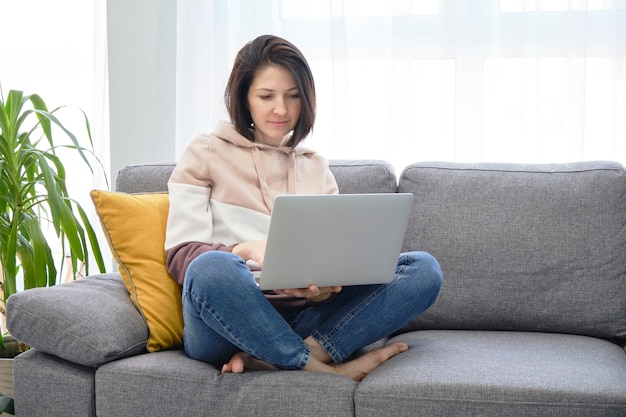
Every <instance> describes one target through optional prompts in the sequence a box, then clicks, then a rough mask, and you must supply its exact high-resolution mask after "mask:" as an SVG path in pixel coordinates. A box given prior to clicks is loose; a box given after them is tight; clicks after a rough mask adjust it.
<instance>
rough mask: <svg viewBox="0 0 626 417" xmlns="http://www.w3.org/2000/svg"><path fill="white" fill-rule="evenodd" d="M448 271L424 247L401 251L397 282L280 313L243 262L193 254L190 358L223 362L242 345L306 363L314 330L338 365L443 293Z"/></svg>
mask: <svg viewBox="0 0 626 417" xmlns="http://www.w3.org/2000/svg"><path fill="white" fill-rule="evenodd" d="M442 281H443V273H442V272H441V268H440V267H439V264H438V263H437V261H436V260H435V259H434V258H433V257H432V256H431V255H429V254H427V253H425V252H408V253H403V254H401V255H400V258H399V260H398V266H397V268H396V274H395V277H394V279H393V281H392V282H390V283H389V284H382V285H363V286H348V287H343V289H342V291H341V292H340V293H338V294H337V295H336V297H334V298H333V299H332V300H331V301H329V302H328V303H325V304H321V305H311V306H309V307H306V308H304V309H303V310H301V311H297V312H292V313H283V314H281V313H279V312H278V311H277V310H276V309H275V308H274V307H273V306H272V305H271V304H270V303H269V301H268V300H267V299H266V298H265V296H264V295H263V292H262V291H261V290H259V288H258V287H257V285H256V283H255V281H254V277H253V275H252V274H251V273H250V270H249V269H248V267H247V266H246V265H245V263H244V262H243V260H242V259H241V258H240V257H238V256H236V255H233V254H232V253H228V252H220V251H212V252H207V253H204V254H202V255H200V256H198V257H197V258H196V259H194V260H193V261H192V262H191V264H190V265H189V268H188V270H187V274H186V276H185V282H184V285H183V317H184V323H185V328H184V347H185V353H186V354H187V356H189V357H191V358H193V359H197V360H201V361H204V362H208V363H210V364H212V365H214V366H216V367H221V366H222V365H223V364H224V363H226V362H228V361H229V360H230V358H231V357H232V356H233V355H234V354H235V353H237V352H239V351H243V352H246V353H248V354H250V355H251V356H253V357H255V358H257V359H261V360H263V361H265V362H268V363H270V364H272V365H274V366H276V367H278V368H280V369H302V368H303V367H304V366H305V365H306V363H307V361H308V359H309V356H310V350H309V347H308V345H307V344H306V343H305V342H304V339H305V338H307V337H308V336H312V337H313V338H314V339H315V340H316V341H317V342H318V343H319V344H320V345H321V346H322V347H323V348H324V349H325V350H326V351H327V352H328V354H329V355H330V357H331V358H332V359H333V361H334V362H335V363H340V362H343V361H345V360H346V359H348V358H349V357H350V356H351V355H352V354H353V353H354V352H355V351H357V350H358V349H360V348H362V347H364V346H367V345H368V344H370V343H373V342H375V341H377V340H379V339H381V338H383V337H386V336H388V335H390V334H391V333H393V332H395V331H396V330H398V329H400V328H401V327H402V326H404V325H405V324H407V323H408V322H409V321H410V320H411V319H412V318H414V317H415V316H417V315H418V314H419V313H421V312H423V311H424V310H426V309H427V308H428V307H430V306H431V305H432V303H433V302H434V301H435V299H436V298H437V294H438V293H439V289H440V288H441V284H442Z"/></svg>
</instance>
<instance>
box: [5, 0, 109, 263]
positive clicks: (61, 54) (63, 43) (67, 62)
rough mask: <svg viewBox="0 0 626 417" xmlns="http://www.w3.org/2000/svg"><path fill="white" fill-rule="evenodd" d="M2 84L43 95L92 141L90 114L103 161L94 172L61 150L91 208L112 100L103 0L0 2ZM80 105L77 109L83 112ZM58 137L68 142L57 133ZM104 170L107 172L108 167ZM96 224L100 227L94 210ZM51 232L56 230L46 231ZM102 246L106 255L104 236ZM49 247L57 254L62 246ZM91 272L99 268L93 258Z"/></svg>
mask: <svg viewBox="0 0 626 417" xmlns="http://www.w3.org/2000/svg"><path fill="white" fill-rule="evenodd" d="M0 16H1V17H2V23H1V24H0V39H1V41H0V86H1V87H2V92H3V94H4V98H5V99H6V97H7V94H8V92H9V90H21V91H23V92H24V94H25V95H29V94H39V95H40V96H41V97H42V98H43V99H44V101H45V102H46V104H47V105H48V107H49V110H52V109H54V108H56V107H59V106H68V107H67V108H64V109H61V110H60V111H59V112H58V113H56V114H57V116H58V117H59V119H60V120H61V121H62V122H63V123H64V125H65V126H66V127H68V128H69V129H70V130H71V131H72V132H74V133H76V134H77V136H78V138H79V140H81V141H82V143H83V144H84V145H85V146H88V142H87V141H88V138H87V136H86V134H85V132H86V131H85V121H84V117H83V115H82V113H81V111H80V110H83V111H84V112H85V114H86V115H87V117H88V119H89V122H90V126H91V133H92V138H93V141H94V151H95V154H96V155H97V156H98V158H99V159H100V161H101V162H102V163H103V165H104V169H103V168H101V167H100V165H99V163H98V162H97V161H95V160H94V161H93V165H94V173H95V174H94V175H92V173H91V172H90V171H89V169H88V168H87V167H86V166H85V164H84V163H83V162H82V160H80V159H79V157H76V156H75V154H74V153H73V152H67V153H63V151H61V152H60V154H61V155H62V156H63V158H64V161H65V166H66V175H67V186H68V189H69V192H70V195H72V196H73V197H74V198H75V199H76V200H78V201H79V202H80V203H81V205H82V206H83V208H85V210H87V211H89V210H90V209H92V208H93V204H92V203H91V200H90V198H89V190H91V189H93V188H107V184H106V182H105V177H104V174H105V170H106V169H107V167H108V165H109V163H108V158H109V153H108V143H109V136H108V103H107V97H108V95H107V90H108V85H107V69H106V0H91V1H85V0H56V1H49V0H20V1H12V0H0ZM79 109H80V110H79ZM57 132H58V133H60V134H58V135H57V140H58V141H62V140H64V139H65V140H67V142H66V143H67V144H69V143H70V141H69V139H66V138H65V137H64V135H63V134H62V132H60V131H57ZM106 175H107V176H109V175H110V173H108V172H107V173H106ZM92 222H93V225H94V226H95V229H96V231H97V232H99V231H100V228H99V226H98V219H97V217H96V216H95V212H93V210H92ZM49 234H50V237H52V236H54V232H53V230H50V232H49ZM100 241H101V248H102V250H103V252H104V253H105V256H107V257H108V250H107V246H106V241H105V240H104V238H102V239H101V240H100ZM52 246H53V247H52V249H53V250H56V251H57V253H58V252H60V246H58V247H54V244H52ZM91 265H94V266H93V267H92V268H93V269H91V270H90V272H95V271H96V270H97V267H95V262H91Z"/></svg>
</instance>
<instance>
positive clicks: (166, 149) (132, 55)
mask: <svg viewBox="0 0 626 417" xmlns="http://www.w3.org/2000/svg"><path fill="white" fill-rule="evenodd" d="M107 29H108V60H109V62H108V66H109V118H110V143H111V146H110V152H111V153H110V161H111V166H110V172H111V180H112V183H111V185H112V188H114V184H115V178H116V176H117V172H118V171H119V170H120V169H121V168H122V167H123V166H125V165H130V164H137V163H154V162H174V161H175V159H176V158H175V140H174V139H175V131H176V109H175V106H176V0H133V1H127V0H108V1H107Z"/></svg>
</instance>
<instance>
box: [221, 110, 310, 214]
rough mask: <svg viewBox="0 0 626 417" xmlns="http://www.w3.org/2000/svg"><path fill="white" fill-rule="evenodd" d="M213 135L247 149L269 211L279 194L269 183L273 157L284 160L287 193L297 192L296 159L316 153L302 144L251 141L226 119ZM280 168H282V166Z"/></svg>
mask: <svg viewBox="0 0 626 417" xmlns="http://www.w3.org/2000/svg"><path fill="white" fill-rule="evenodd" d="M213 135H214V136H216V137H218V138H220V139H222V140H224V141H227V142H230V143H231V144H233V145H235V146H237V147H239V148H243V149H247V150H248V151H249V152H250V155H251V157H252V160H253V162H254V169H255V170H256V174H257V177H258V181H259V183H258V186H259V189H260V190H261V193H262V195H263V202H264V204H265V207H266V208H267V210H268V211H269V212H271V210H272V207H273V205H274V198H275V197H276V196H277V195H278V194H279V193H276V191H272V190H276V187H273V186H272V184H271V177H273V176H275V175H273V174H275V173H273V172H272V171H273V169H272V168H274V166H273V165H275V164H276V161H275V158H276V157H277V156H278V155H282V157H281V159H283V160H286V162H287V163H286V168H287V190H286V192H287V194H296V193H297V192H298V190H297V189H296V184H297V172H298V170H297V159H298V157H300V156H312V155H315V154H316V152H315V151H314V150H312V149H309V148H306V147H303V146H297V147H295V148H291V147H288V146H280V147H274V146H270V145H266V144H263V143H256V142H252V141H250V140H248V139H247V138H246V137H244V136H243V135H241V134H240V133H239V132H238V131H237V129H235V127H234V126H233V124H232V123H229V122H226V121H222V122H220V123H219V124H218V126H217V128H216V130H215V131H214V132H213ZM289 139H290V138H289V136H285V138H284V139H283V141H282V143H287V142H288V141H289ZM277 154H278V155H277ZM281 165H283V164H281ZM280 169H284V167H283V168H280Z"/></svg>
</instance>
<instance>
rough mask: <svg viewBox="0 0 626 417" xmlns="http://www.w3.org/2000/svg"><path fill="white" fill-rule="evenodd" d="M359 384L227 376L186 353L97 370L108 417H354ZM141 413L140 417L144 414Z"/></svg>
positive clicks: (310, 375) (284, 375) (268, 374)
mask: <svg viewBox="0 0 626 417" xmlns="http://www.w3.org/2000/svg"><path fill="white" fill-rule="evenodd" d="M355 386H356V383H355V382H354V381H352V380H351V379H349V378H346V377H343V376H339V375H331V374H323V373H316V372H305V371H256V372H244V373H243V374H228V375H221V374H220V371H219V370H218V369H216V368H214V367H213V366H211V365H208V364H206V363H204V362H199V361H195V360H193V359H190V358H188V357H187V356H185V354H184V353H183V352H182V351H178V350H169V351H161V352H155V353H147V354H144V355H139V356H135V357H133V358H127V359H122V360H119V361H116V362H112V363H109V364H106V365H104V366H101V367H100V368H99V369H98V370H97V371H96V411H97V415H102V416H136V415H142V416H161V415H163V416H171V417H175V416H180V417H187V416H206V415H212V416H221V417H229V416H232V417H244V416H299V417H300V416H302V417H319V416H333V417H342V416H346V417H348V416H354V404H353V395H354V389H355ZM139 412H140V414H138V413H139Z"/></svg>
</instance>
